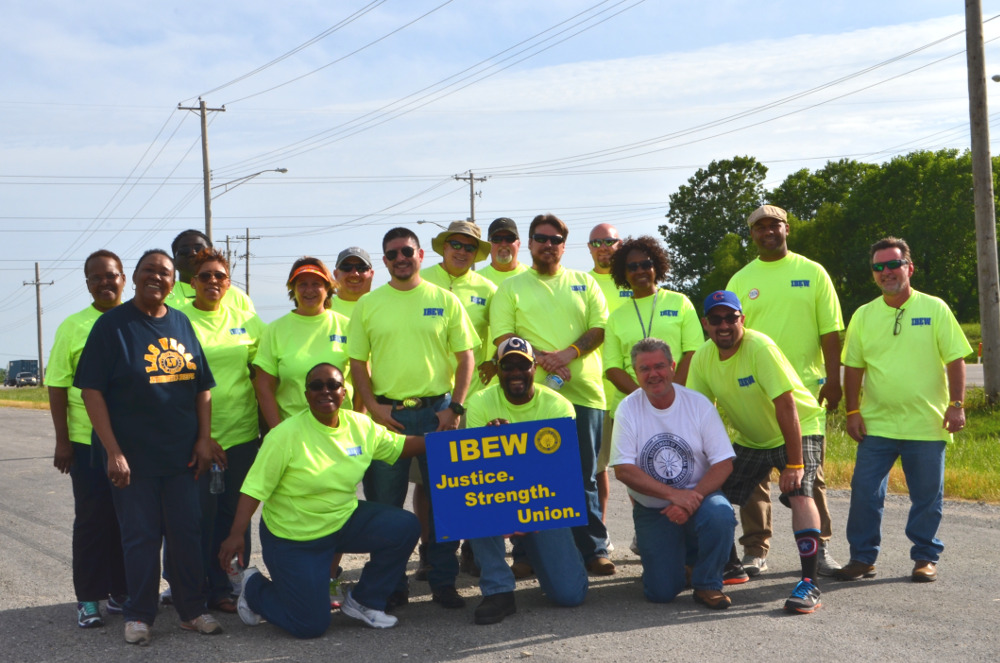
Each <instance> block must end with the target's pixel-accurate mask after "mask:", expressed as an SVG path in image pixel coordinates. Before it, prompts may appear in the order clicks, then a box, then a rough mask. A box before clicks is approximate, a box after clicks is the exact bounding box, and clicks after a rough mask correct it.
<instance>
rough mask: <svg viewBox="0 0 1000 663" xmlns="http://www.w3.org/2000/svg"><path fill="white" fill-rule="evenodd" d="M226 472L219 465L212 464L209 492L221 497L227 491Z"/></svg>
mask: <svg viewBox="0 0 1000 663" xmlns="http://www.w3.org/2000/svg"><path fill="white" fill-rule="evenodd" d="M224 472H225V470H223V469H222V467H221V466H220V465H219V464H218V463H212V472H211V478H210V479H209V482H208V492H210V493H212V494H213V495H221V494H222V493H224V492H225V491H226V478H225V474H224Z"/></svg>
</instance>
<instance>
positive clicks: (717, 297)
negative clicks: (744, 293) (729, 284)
mask: <svg viewBox="0 0 1000 663" xmlns="http://www.w3.org/2000/svg"><path fill="white" fill-rule="evenodd" d="M716 306H728V307H729V308H731V309H733V310H734V311H739V312H740V313H742V312H743V306H741V305H740V298H739V297H737V296H736V293H735V292H729V291H728V290H716V291H715V292H713V293H712V294H711V295H709V296H708V297H706V298H705V306H704V307H703V308H704V314H705V315H708V312H709V311H711V310H712V309H713V308H715V307H716Z"/></svg>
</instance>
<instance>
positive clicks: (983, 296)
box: [965, 0, 1000, 404]
mask: <svg viewBox="0 0 1000 663" xmlns="http://www.w3.org/2000/svg"><path fill="white" fill-rule="evenodd" d="M965 53H966V60H967V63H968V71H969V124H970V127H969V130H970V134H971V137H972V187H973V192H974V198H975V206H976V257H977V265H978V275H979V321H980V328H981V332H982V337H983V391H984V392H985V395H986V400H987V402H989V403H991V404H996V403H997V402H998V401H1000V278H998V273H997V235H996V223H997V221H996V210H995V208H994V203H993V164H992V163H991V161H990V122H989V112H988V110H987V107H986V63H985V56H984V54H983V8H982V3H981V1H980V0H965Z"/></svg>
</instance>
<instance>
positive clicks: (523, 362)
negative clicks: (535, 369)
mask: <svg viewBox="0 0 1000 663" xmlns="http://www.w3.org/2000/svg"><path fill="white" fill-rule="evenodd" d="M499 366H500V370H502V371H526V370H528V369H529V368H531V366H532V363H531V362H530V361H528V360H527V359H524V358H523V357H522V358H520V359H504V360H501V361H500V363H499Z"/></svg>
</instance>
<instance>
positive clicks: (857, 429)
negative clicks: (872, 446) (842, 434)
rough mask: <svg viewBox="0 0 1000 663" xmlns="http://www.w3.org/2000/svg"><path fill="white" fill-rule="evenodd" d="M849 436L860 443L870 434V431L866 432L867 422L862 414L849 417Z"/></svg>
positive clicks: (856, 413) (858, 413)
mask: <svg viewBox="0 0 1000 663" xmlns="http://www.w3.org/2000/svg"><path fill="white" fill-rule="evenodd" d="M847 434H848V435H850V436H851V438H853V439H854V441H855V442H860V441H861V440H863V439H865V435H867V434H868V431H867V430H865V420H864V418H863V417H862V416H861V413H860V412H855V413H854V414H849V415H847Z"/></svg>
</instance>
